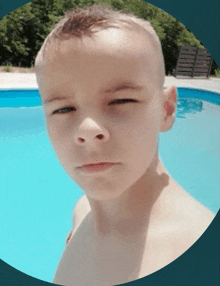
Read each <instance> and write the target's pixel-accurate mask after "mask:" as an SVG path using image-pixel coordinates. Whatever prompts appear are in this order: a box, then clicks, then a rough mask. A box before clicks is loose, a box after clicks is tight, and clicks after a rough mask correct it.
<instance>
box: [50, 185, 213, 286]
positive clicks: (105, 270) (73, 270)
mask: <svg viewBox="0 0 220 286" xmlns="http://www.w3.org/2000/svg"><path fill="white" fill-rule="evenodd" d="M175 196H176V198H175V197H173V198H172V203H173V205H171V204H170V213H172V216H168V217H167V218H165V219H163V220H162V221H160V222H158V223H157V224H151V223H149V227H148V230H147V232H145V233H144V234H142V235H141V236H140V235H138V236H129V237H128V236H122V235H119V234H118V233H116V232H114V230H110V231H109V235H108V237H105V238H103V239H100V237H97V235H96V234H95V232H94V230H93V227H92V225H93V218H92V213H91V209H90V205H89V202H88V200H87V198H86V196H83V197H82V198H81V199H80V200H79V202H78V203H77V206H76V208H75V211H74V228H73V230H72V232H70V233H69V235H68V237H67V247H66V249H65V251H64V253H63V256H62V258H61V261H60V263H59V266H58V268H57V271H56V274H55V277H54V281H53V283H57V284H61V285H67V286H72V285H81V286H86V285H90V286H93V285H94V286H110V285H117V284H121V283H126V282H129V281H133V280H136V279H139V278H142V277H144V276H147V275H149V274H151V273H153V272H155V271H157V270H159V269H161V268H163V267H164V266H166V265H168V264H169V263H171V262H172V261H174V260H175V259H176V258H178V257H179V256H180V255H181V254H183V253H184V252H185V251H186V250H187V249H188V248H189V247H190V246H192V245H193V244H194V242H196V240H197V239H198V238H199V237H200V236H201V235H202V233H203V232H204V231H205V230H206V228H207V227H208V226H209V224H210V223H211V221H212V220H213V218H214V215H213V214H212V213H211V212H210V211H209V210H207V209H206V208H205V207H203V206H202V205H200V204H199V203H198V202H196V201H195V200H194V199H193V198H191V196H189V195H188V194H187V193H186V192H185V191H184V190H182V189H181V188H180V187H179V186H177V185H176V189H175ZM186 206H187V207H186ZM174 212H175V214H174V215H173V213H174Z"/></svg>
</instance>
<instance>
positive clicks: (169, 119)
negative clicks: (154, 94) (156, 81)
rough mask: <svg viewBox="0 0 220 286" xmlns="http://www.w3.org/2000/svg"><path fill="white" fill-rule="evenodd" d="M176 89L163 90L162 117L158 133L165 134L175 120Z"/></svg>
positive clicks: (172, 87) (173, 87) (171, 87)
mask: <svg viewBox="0 0 220 286" xmlns="http://www.w3.org/2000/svg"><path fill="white" fill-rule="evenodd" d="M176 105H177V89H176V87H175V86H170V87H167V88H165V89H164V90H163V117H162V122H161V127H160V131H161V132H166V131H168V130H170V129H171V127H172V126H173V123H174V122H175V118H176Z"/></svg>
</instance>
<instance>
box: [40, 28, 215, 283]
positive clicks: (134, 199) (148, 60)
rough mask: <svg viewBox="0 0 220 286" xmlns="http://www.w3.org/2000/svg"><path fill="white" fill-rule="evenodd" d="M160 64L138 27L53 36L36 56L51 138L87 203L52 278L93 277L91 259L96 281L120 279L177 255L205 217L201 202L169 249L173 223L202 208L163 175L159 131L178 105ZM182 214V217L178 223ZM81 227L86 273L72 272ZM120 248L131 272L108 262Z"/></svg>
mask: <svg viewBox="0 0 220 286" xmlns="http://www.w3.org/2000/svg"><path fill="white" fill-rule="evenodd" d="M159 68H160V63H159V60H158V55H157V51H156V50H155V48H154V47H153V45H152V44H151V42H150V41H149V39H148V38H147V37H146V35H145V36H144V35H142V34H140V33H138V32H137V31H129V32H128V31H126V29H114V28H109V29H106V30H101V29H100V31H99V32H98V33H96V34H95V35H94V36H93V37H91V38H89V37H83V38H82V39H77V38H71V39H68V40H65V41H62V42H59V41H56V42H55V43H54V45H52V44H51V45H50V54H49V55H48V56H47V57H46V58H45V59H44V60H43V61H39V63H37V65H36V73H37V81H38V84H39V89H40V93H41V97H42V102H43V107H44V111H45V118H46V123H47V129H48V134H49V137H50V140H51V142H52V144H53V147H54V149H55V151H56V154H57V156H58V158H59V160H60V162H61V164H62V165H63V167H64V168H65V170H66V171H67V173H68V174H69V176H70V177H71V178H72V179H73V180H74V181H75V182H76V183H77V184H78V185H79V186H80V187H81V188H82V189H83V190H84V192H85V195H86V197H85V200H86V203H85V204H87V207H88V206H89V208H88V210H89V211H85V212H84V217H86V216H87V217H86V219H84V221H83V220H81V221H80V222H79V224H78V225H77V226H79V225H80V228H78V229H77V228H76V227H75V229H74V233H75V238H74V236H73V238H72V239H71V240H70V243H69V245H68V247H67V249H66V251H65V253H64V255H63V258H62V259H63V264H62V265H60V266H59V268H58V271H57V274H56V277H55V280H54V283H61V282H62V283H68V284H67V285H87V284H86V281H87V282H88V281H89V282H90V285H93V284H92V283H94V285H99V284H97V282H95V281H94V282H93V280H91V279H96V278H97V276H95V277H96V278H94V277H93V275H95V274H94V273H96V271H97V269H98V266H100V265H101V267H103V269H105V272H103V273H108V278H106V276H103V275H104V274H103V273H102V274H100V277H99V278H97V279H98V280H99V281H106V280H108V279H110V280H109V281H114V282H115V283H119V282H121V283H122V282H127V281H131V280H132V279H137V278H139V277H143V276H145V275H147V274H149V273H152V272H154V271H156V270H158V269H160V268H161V267H163V266H165V265H166V264H168V263H170V262H171V261H172V260H174V259H175V258H176V257H178V256H179V255H181V254H182V253H183V252H184V251H185V250H186V249H187V248H188V247H190V246H191V245H192V243H193V242H195V240H196V239H197V238H198V237H199V235H201V231H202V230H203V231H204V230H205V228H206V227H207V226H208V224H209V223H210V222H211V220H212V218H213V215H212V214H211V213H209V212H208V210H207V211H206V210H205V212H207V213H206V215H205V219H204V220H203V221H205V223H203V225H201V224H200V227H198V226H197V227H198V231H197V232H196V233H195V234H194V233H193V235H192V236H191V237H189V238H188V239H186V240H185V241H184V243H180V244H179V249H178V250H177V249H176V250H174V249H171V247H173V246H172V245H173V243H175V242H176V241H175V239H177V241H178V239H180V237H181V232H182V231H184V230H185V229H187V227H189V228H190V231H191V229H193V227H194V226H192V219H191V217H192V216H194V221H196V223H197V224H198V221H199V216H200V215H201V212H202V211H203V207H202V206H200V205H197V204H196V203H195V202H194V201H193V200H192V199H191V197H190V196H189V195H188V194H187V193H186V192H185V191H184V190H183V189H182V188H181V187H180V186H178V184H177V183H176V182H175V181H174V180H173V179H172V178H171V177H170V175H169V174H168V172H167V171H166V169H165V168H164V166H163V164H162V162H161V160H160V158H159V156H158V136H159V133H160V132H166V131H168V130H169V129H170V128H172V126H173V124H174V122H175V114H176V104H177V93H176V88H175V87H169V88H167V89H163V84H161V83H163V79H161V78H160V76H158V69H159ZM117 88H119V89H118V90H117V91H115V90H116V89H117ZM122 99H123V100H127V101H119V100H122ZM103 161H104V162H113V163H117V164H115V165H113V166H112V167H111V168H109V169H108V170H107V171H103V172H97V173H93V174H88V173H86V172H84V171H83V170H82V168H80V167H82V165H84V164H88V163H91V162H103ZM61 192H65V190H64V189H63V190H61ZM184 204H186V205H184ZM183 205H184V207H183ZM195 206H196V207H195ZM195 210H196V211H195ZM184 217H185V218H186V217H187V220H186V221H185V222H183V224H182V225H181V224H180V221H184V219H183V218H184ZM189 221H190V224H189ZM188 224H189V226H187V225H188ZM175 227H176V229H177V230H176V232H175V238H173V237H172V239H173V240H172V239H171V237H170V235H171V233H173V228H175ZM80 229H81V230H80ZM161 229H163V231H161ZM158 230H160V231H159V233H158ZM80 231H81V232H80ZM187 231H189V230H187ZM85 232H86V236H87V237H90V244H89V245H88V248H89V249H90V255H91V257H92V258H91V257H90V258H91V260H92V259H94V257H96V261H99V262H97V265H98V266H97V265H96V264H94V261H93V264H92V265H91V262H90V263H89V262H88V265H87V266H86V269H85V275H82V276H80V277H78V278H76V277H75V276H74V272H71V271H72V270H71V268H70V265H73V264H74V263H73V262H72V261H71V259H73V257H74V255H73V254H74V253H75V252H74V251H75V250H74V249H75V248H74V245H80V244H79V242H78V241H80V243H81V244H82V246H81V247H82V249H84V250H82V252H84V251H85V250H86V249H87V250H88V248H87V246H86V242H85V238H83V237H84V236H85V235H84V236H83V233H84V234H85ZM70 237H71V235H70V236H69V237H68V241H69V239H70ZM159 240H160V241H162V242H161V243H160V244H159V245H160V247H159V246H158V244H157V242H158V241H159ZM83 241H84V245H83ZM122 241H126V243H127V244H126V243H124V242H123V244H121V242H122ZM168 241H169V243H168ZM171 241H172V243H171ZM131 243H132V245H133V246H134V245H135V247H134V248H133V247H131ZM97 245H99V247H98V252H97ZM137 246H138V249H139V250H140V252H139V250H138V251H137ZM77 247H78V246H77ZM157 248H158V249H157ZM113 249H115V250H114V251H113ZM128 249H130V250H129V251H130V252H129V254H128V252H127V250H128ZM120 251H122V253H121V256H120V257H124V260H123V259H122V261H124V262H123V263H125V265H126V263H128V261H127V260H128V259H129V261H131V259H133V262H134V263H136V264H135V265H136V266H135V269H133V272H132V274H128V273H126V269H127V268H126V267H125V268H124V269H125V270H124V272H123V270H122V272H121V274H119V273H118V272H117V275H116V271H117V267H121V269H123V266H122V261H121V260H120V259H121V258H120V259H119V261H120V266H119V265H117V263H114V265H113V264H111V263H110V262H109V263H107V264H106V260H105V259H104V258H105V257H108V261H111V257H112V259H113V261H115V259H116V258H114V257H115V256H114V255H117V253H119V252H120ZM137 253H139V256H137ZM171 253H172V254H171ZM71 257H72V258H71ZM97 257H98V258H97ZM153 257H157V259H156V261H155V258H154V260H152V258H153ZM77 259H78V258H77ZM109 259H110V260H109ZM159 259H160V260H159ZM88 261H89V259H88ZM152 261H154V262H152ZM158 261H160V263H158ZM118 263H119V262H118ZM78 264H80V263H79V260H78ZM78 264H76V265H78ZM74 265H75V264H74ZM76 265H75V267H79V266H76ZM131 265H132V263H131V264H130V265H129V267H131ZM83 267H84V268H85V266H83ZM96 267H97V268H96ZM74 269H75V268H74ZM77 271H78V268H77ZM106 271H107V272H106ZM70 273H72V274H70ZM129 275H130V276H129ZM111 279H112V280H111ZM129 279H130V280H129ZM71 283H73V284H71ZM74 283H76V284H74ZM77 283H78V284H77ZM83 283H85V284H83ZM103 285H110V284H103Z"/></svg>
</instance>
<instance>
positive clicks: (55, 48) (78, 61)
mask: <svg viewBox="0 0 220 286" xmlns="http://www.w3.org/2000/svg"><path fill="white" fill-rule="evenodd" d="M47 49H48V51H50V52H48V51H47V55H46V57H44V59H42V61H41V63H40V65H39V66H41V68H40V69H38V68H36V72H37V73H38V70H40V72H41V73H42V71H43V73H44V74H43V75H42V76H41V81H42V80H43V81H44V82H46V81H47V85H48V84H49V80H50V79H48V78H46V77H47V75H48V73H49V74H50V75H51V76H52V75H54V76H55V74H56V77H57V78H59V74H65V80H66V81H68V77H69V80H71V77H72V74H68V72H69V71H71V68H72V69H73V73H74V70H75V69H76V68H77V69H80V68H81V67H82V68H85V67H86V68H87V69H90V71H91V77H92V76H93V75H92V71H93V70H94V71H95V67H96V66H97V67H100V72H101V69H103V70H104V69H108V68H109V69H112V70H113V69H114V73H115V74H118V75H119V74H120V71H121V72H122V73H126V74H128V75H129V74H131V75H132V73H133V71H135V69H136V67H137V65H143V62H145V65H146V70H148V72H149V71H150V73H151V76H152V77H153V76H154V75H153V74H155V73H156V72H157V68H156V67H157V66H158V64H159V63H158V59H157V56H158V55H157V53H156V52H155V49H154V46H153V44H152V42H151V41H150V39H149V38H147V37H146V35H142V34H140V33H137V32H135V31H126V30H125V29H117V28H108V29H100V30H99V31H98V32H97V33H95V34H94V35H93V36H92V37H82V38H81V39H80V38H76V37H72V38H70V39H68V40H64V41H61V40H54V42H53V41H52V42H51V43H50V44H49V45H48V47H47ZM114 63H115V64H114ZM119 63H120V64H121V66H119ZM128 69H129V70H128ZM98 72H99V71H98ZM108 72H109V74H111V73H110V71H108ZM71 73H72V71H71ZM83 73H84V74H85V75H86V71H83ZM87 75H88V74H87ZM88 76H89V75H88ZM88 76H87V78H88ZM100 76H101V77H102V74H100ZM38 77H39V76H38ZM51 81H52V79H51Z"/></svg>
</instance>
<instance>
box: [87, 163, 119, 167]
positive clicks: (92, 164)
mask: <svg viewBox="0 0 220 286" xmlns="http://www.w3.org/2000/svg"><path fill="white" fill-rule="evenodd" d="M103 164H114V163H112V162H98V163H94V162H93V163H88V164H85V165H83V166H82V167H85V166H94V165H103Z"/></svg>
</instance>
